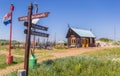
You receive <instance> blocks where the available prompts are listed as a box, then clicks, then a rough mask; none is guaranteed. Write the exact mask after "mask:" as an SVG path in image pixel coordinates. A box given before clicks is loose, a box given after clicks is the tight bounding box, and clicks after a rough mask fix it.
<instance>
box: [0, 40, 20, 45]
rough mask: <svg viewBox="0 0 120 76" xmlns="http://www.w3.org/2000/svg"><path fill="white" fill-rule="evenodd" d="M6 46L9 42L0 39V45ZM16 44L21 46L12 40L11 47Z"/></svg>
mask: <svg viewBox="0 0 120 76" xmlns="http://www.w3.org/2000/svg"><path fill="white" fill-rule="evenodd" d="M8 44H9V40H4V39H0V45H8ZM16 44H22V42H19V41H16V40H12V45H16Z"/></svg>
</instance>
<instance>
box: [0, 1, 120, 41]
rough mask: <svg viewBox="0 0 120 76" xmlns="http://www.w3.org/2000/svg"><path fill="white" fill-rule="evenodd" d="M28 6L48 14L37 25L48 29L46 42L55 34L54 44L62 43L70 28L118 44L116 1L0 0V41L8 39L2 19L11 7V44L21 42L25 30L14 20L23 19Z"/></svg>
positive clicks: (118, 5)
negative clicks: (12, 10)
mask: <svg viewBox="0 0 120 76" xmlns="http://www.w3.org/2000/svg"><path fill="white" fill-rule="evenodd" d="M31 2H32V3H35V2H37V3H38V4H39V13H41V12H45V11H49V12H50V15H49V16H48V17H47V18H42V19H41V20H40V21H39V22H38V24H40V25H44V26H47V27H49V31H48V32H47V33H49V34H50V38H49V40H50V41H53V40H54V39H55V34H56V39H57V41H58V40H66V38H65V36H66V33H67V30H68V25H67V24H70V26H71V27H74V28H80V29H87V30H90V29H92V31H93V33H94V34H95V35H96V38H97V39H98V38H101V37H107V38H111V39H114V36H115V39H116V40H120V0H0V39H9V25H8V26H5V25H4V24H3V23H2V18H3V16H4V15H5V14H6V13H8V12H9V11H10V9H9V6H10V3H13V4H14V6H15V10H14V12H13V40H18V41H25V34H24V33H23V31H24V29H25V27H24V25H23V22H19V21H18V17H21V16H26V15H27V11H28V5H29V4H30V3H31ZM33 13H34V10H33ZM114 27H115V30H116V31H115V34H116V35H114ZM37 38H38V37H37ZM40 38H41V37H40ZM41 39H42V38H41Z"/></svg>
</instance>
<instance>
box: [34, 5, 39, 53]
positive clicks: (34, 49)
mask: <svg viewBox="0 0 120 76" xmlns="http://www.w3.org/2000/svg"><path fill="white" fill-rule="evenodd" d="M35 6H36V11H35V14H37V13H38V4H37V3H35ZM34 31H35V28H34ZM34 50H35V35H34V37H33V51H34Z"/></svg>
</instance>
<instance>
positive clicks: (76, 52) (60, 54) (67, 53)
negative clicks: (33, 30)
mask: <svg viewBox="0 0 120 76" xmlns="http://www.w3.org/2000/svg"><path fill="white" fill-rule="evenodd" d="M105 48H112V47H103V48H101V47H99V48H71V49H68V50H66V51H64V52H56V53H51V55H53V56H52V57H48V58H40V59H38V61H37V62H38V63H40V62H42V61H44V60H48V59H56V58H62V57H67V56H76V55H80V54H83V53H86V52H92V51H98V50H100V49H105ZM23 65H24V63H20V64H17V65H14V66H10V67H7V68H6V69H2V70H0V76H3V75H5V74H8V73H10V72H12V71H15V70H18V69H23Z"/></svg>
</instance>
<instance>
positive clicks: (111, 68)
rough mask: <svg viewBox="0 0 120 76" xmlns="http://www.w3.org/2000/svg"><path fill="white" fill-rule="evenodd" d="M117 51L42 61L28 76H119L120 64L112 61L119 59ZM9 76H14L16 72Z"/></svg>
mask: <svg viewBox="0 0 120 76" xmlns="http://www.w3.org/2000/svg"><path fill="white" fill-rule="evenodd" d="M119 50H120V49H119V48H112V49H104V50H101V51H97V52H92V53H91V52H90V53H86V54H84V55H81V56H74V57H66V58H60V59H55V60H47V61H43V62H42V63H40V64H38V65H37V66H36V68H35V69H30V70H29V76H119V75H120V63H118V62H114V61H113V60H112V58H120V51H119ZM11 75H12V76H16V75H17V72H16V73H15V72H13V73H11ZM11 75H7V76H11Z"/></svg>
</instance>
